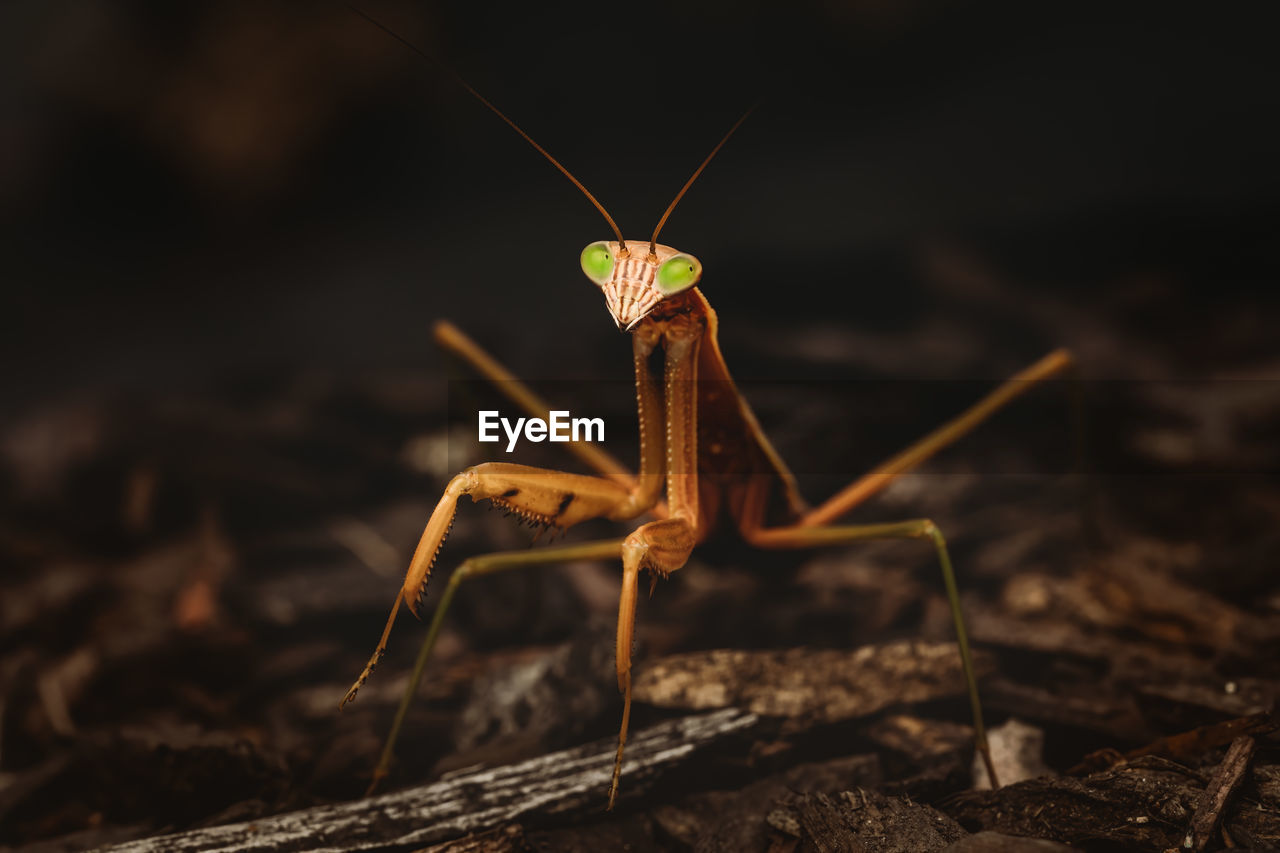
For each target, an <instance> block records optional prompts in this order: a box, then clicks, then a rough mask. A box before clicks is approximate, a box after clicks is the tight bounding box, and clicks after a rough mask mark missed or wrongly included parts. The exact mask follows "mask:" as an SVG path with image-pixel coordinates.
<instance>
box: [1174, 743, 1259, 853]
mask: <svg viewBox="0 0 1280 853" xmlns="http://www.w3.org/2000/svg"><path fill="white" fill-rule="evenodd" d="M1256 747H1257V741H1255V740H1254V739H1253V738H1252V737H1248V736H1245V737H1238V738H1236V739H1235V740H1233V741H1232V742H1231V748H1230V749H1228V750H1227V755H1226V757H1225V758H1223V759H1222V763H1221V764H1219V765H1218V769H1217V770H1216V771H1214V774H1213V778H1211V779H1210V780H1209V786H1208V787H1207V788H1205V791H1204V796H1203V797H1202V798H1201V800H1200V804H1199V805H1197V806H1196V813H1195V814H1194V815H1192V817H1191V828H1190V829H1189V830H1188V831H1187V836H1186V838H1184V839H1183V840H1182V849H1183V850H1191V851H1193V853H1200V851H1202V850H1204V848H1205V846H1206V845H1208V843H1209V839H1210V838H1212V837H1213V831H1214V829H1215V828H1217V826H1218V822H1219V821H1221V820H1222V812H1223V810H1224V809H1225V808H1226V805H1227V800H1229V799H1230V798H1231V795H1232V794H1233V793H1235V790H1236V788H1238V787H1240V782H1241V780H1243V779H1244V774H1245V771H1246V770H1247V769H1248V768H1249V760H1250V759H1251V758H1253V752H1254V749H1256Z"/></svg>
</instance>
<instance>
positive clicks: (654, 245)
mask: <svg viewBox="0 0 1280 853" xmlns="http://www.w3.org/2000/svg"><path fill="white" fill-rule="evenodd" d="M463 85H464V86H465V85H466V84H465V83H464V84H463ZM468 88H470V87H468ZM758 106H760V102H759V101H757V102H756V103H754V104H752V105H751V106H749V107H747V111H746V112H745V113H743V114H742V117H741V118H739V119H738V120H737V121H735V122H734V123H733V127H731V128H729V132H728V133H726V134H725V135H724V137H723V138H722V139H721V140H720V141H719V142H717V143H716V147H715V148H712V149H711V153H710V154H708V155H707V159H705V160H703V161H702V165H701V166H699V167H698V168H697V169H695V170H694V172H693V174H692V175H690V176H689V180H687V181H685V182H684V186H682V187H681V188H680V192H678V193H676V197H675V198H673V199H672V200H671V204H669V205H667V209H666V211H665V212H663V214H662V218H661V219H659V220H658V227H657V228H654V229H653V236H652V237H650V238H649V257H651V258H652V257H656V256H657V254H658V232H659V231H661V230H662V226H663V225H666V224H667V217H669V216H670V215H671V211H673V210H675V209H676V205H677V204H679V203H680V199H682V198H684V194H685V193H686V192H688V191H689V187H691V186H693V182H694V181H696V180H698V176H699V175H701V174H702V170H703V169H705V168H707V164H708V163H710V162H711V158H712V157H715V156H716V154H718V153H720V149H721V148H723V147H724V144H725V143H726V142H728V141H729V137H730V136H733V134H734V131H736V130H737V129H738V128H739V127H741V126H742V123H743V122H744V121H746V120H747V116H749V115H751V114H752V113H753V112H755V111H756V107H758ZM529 141H530V142H532V141H533V140H532V139H530V140H529ZM552 162H554V161H552ZM583 192H586V190H583ZM606 215H608V214H606Z"/></svg>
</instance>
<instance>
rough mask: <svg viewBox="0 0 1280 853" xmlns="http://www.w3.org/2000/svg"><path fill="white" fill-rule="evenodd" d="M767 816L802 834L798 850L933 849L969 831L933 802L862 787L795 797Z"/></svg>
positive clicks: (923, 852)
mask: <svg viewBox="0 0 1280 853" xmlns="http://www.w3.org/2000/svg"><path fill="white" fill-rule="evenodd" d="M767 820H768V822H769V826H771V827H772V828H773V829H774V830H775V831H776V832H778V833H780V834H781V835H783V836H790V837H792V838H796V839H798V840H799V841H800V845H799V847H798V848H797V849H798V850H800V851H815V853H845V851H856V853H864V852H865V853H899V851H901V853H908V851H910V852H911V853H928V851H941V850H942V849H943V848H944V847H946V846H947V845H948V844H950V843H951V842H953V841H955V840H957V839H959V838H962V837H964V836H965V835H966V833H965V831H964V829H962V828H961V827H960V825H959V824H958V823H956V822H955V821H954V820H952V819H951V818H949V817H947V816H946V815H944V814H943V813H941V812H939V811H937V810H936V809H934V808H932V807H930V806H926V805H921V804H918V803H912V802H910V801H909V800H904V799H898V798H896V797H886V796H884V795H883V794H879V793H877V792H875V791H866V790H864V789H862V788H859V789H858V790H857V791H844V792H841V793H840V794H837V795H835V796H827V795H826V794H820V793H819V794H801V795H797V796H793V797H790V798H788V800H787V801H786V802H784V803H783V804H782V805H781V806H780V807H779V808H776V809H774V810H773V811H772V812H770V813H769V816H768V818H767ZM775 846H776V845H775Z"/></svg>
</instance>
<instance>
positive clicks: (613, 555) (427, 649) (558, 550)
mask: <svg viewBox="0 0 1280 853" xmlns="http://www.w3.org/2000/svg"><path fill="white" fill-rule="evenodd" d="M622 543H623V540H622V539H607V540H603V541H599V542H585V543H582V544H580V545H561V546H556V547H550V548H542V549H539V550H537V551H503V552H498V553H495V554H485V555H483V556H480V557H472V558H470V559H468V560H466V561H464V562H463V563H462V565H460V566H458V568H457V570H455V571H454V573H453V575H452V576H450V578H449V583H448V584H447V585H446V586H445V590H444V594H443V595H441V596H440V602H439V603H438V604H437V605H436V609H435V613H434V614H433V615H432V617H431V625H430V627H429V628H428V629H427V636H426V637H425V638H424V639H423V641H422V647H421V648H420V649H419V650H418V658H417V660H416V661H415V663H414V665H413V674H412V675H411V676H410V677H409V684H408V686H407V687H406V688H405V691H404V695H402V696H401V697H400V706H399V707H398V708H397V709H396V716H395V719H394V721H393V722H392V723H391V731H390V732H388V733H387V739H386V741H385V742H384V743H383V746H382V754H381V756H380V757H379V758H378V765H377V767H375V768H374V771H373V778H372V779H371V780H370V782H369V788H368V790H367V791H365V796H369V795H370V794H372V793H373V791H374V789H375V788H376V787H377V786H378V783H379V782H381V781H382V780H383V779H384V778H386V776H387V774H388V773H389V772H390V769H391V759H392V757H393V756H394V754H395V746H396V740H397V739H398V738H399V736H400V729H401V727H402V726H403V725H404V720H405V716H406V715H407V714H408V713H409V706H410V705H411V704H412V703H413V697H414V694H416V693H417V691H418V685H419V684H421V683H422V676H423V674H424V673H425V672H426V669H427V661H428V660H430V658H431V651H432V649H434V648H435V644H436V638H437V637H439V635H440V627H441V626H442V625H443V624H444V619H445V614H446V613H448V612H449V605H450V604H451V603H452V602H453V597H454V594H455V593H457V591H458V587H459V586H461V585H462V583H463V581H467V580H470V579H471V578H477V577H482V576H484V575H489V574H493V573H495V572H502V571H506V570H508V569H521V568H528V567H531V566H541V565H546V564H548V563H561V562H572V561H574V560H608V559H614V560H616V559H618V557H619V556H620V555H621V553H622ZM399 606H400V599H399V598H397V599H396V607H397V608H398V607H399ZM391 615H392V619H394V618H395V611H394V610H393V611H392V614H391ZM390 624H391V623H390V622H388V623H387V627H388V630H389V629H390ZM385 641H386V635H385V633H384V635H383V642H384V643H385ZM629 698H630V695H629V694H628V699H629ZM624 725H625V720H624Z"/></svg>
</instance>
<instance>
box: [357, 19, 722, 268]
mask: <svg viewBox="0 0 1280 853" xmlns="http://www.w3.org/2000/svg"><path fill="white" fill-rule="evenodd" d="M347 8H349V9H350V10H351V11H352V12H355V13H356V14H357V15H359V16H360V17H362V18H364V19H365V20H366V21H368V22H369V23H371V24H373V25H374V26H375V27H377V28H378V29H380V30H382V31H383V32H384V33H386V34H387V35H389V36H391V37H392V38H393V39H395V40H396V41H398V42H400V43H401V44H402V45H404V46H405V47H407V48H409V50H412V51H413V52H414V53H416V54H418V56H421V57H422V58H423V59H425V60H427V61H428V62H430V63H432V64H433V65H435V66H436V67H437V68H440V69H442V70H444V71H446V72H448V74H449V76H450V77H452V78H453V79H454V80H456V81H457V82H458V85H459V86H461V87H462V88H464V89H466V90H467V91H468V92H470V93H471V94H472V95H473V96H474V97H475V99H476V100H477V101H479V102H480V103H482V104H484V105H485V106H486V107H488V108H489V109H490V110H491V111H492V112H493V114H494V115H496V116H497V117H498V118H500V119H502V120H503V121H504V122H506V123H507V125H508V126H509V127H510V128H511V129H512V130H514V131H515V132H516V133H518V134H520V136H521V137H523V138H524V141H525V142H528V143H529V144H530V145H532V146H533V147H534V148H535V149H536V150H537V152H538V153H539V154H541V155H542V156H543V157H546V158H547V160H549V161H550V162H551V165H552V166H555V167H556V168H557V169H559V170H560V172H561V173H562V174H563V175H564V176H565V177H566V178H568V179H569V180H570V181H572V182H573V185H574V186H575V187H577V188H578V189H580V190H582V194H583V195H585V196H586V197H587V200H588V201H590V202H591V203H592V204H594V205H595V207H596V210H598V211H600V213H601V215H603V216H604V218H605V221H607V222H608V223H609V227H610V228H612V229H613V233H614V236H616V237H617V238H618V255H619V256H620V257H626V255H627V243H626V241H625V240H623V239H622V231H621V230H620V229H619V228H618V223H616V222H614V221H613V217H612V216H610V215H609V211H607V210H605V209H604V205H603V204H601V203H600V202H599V200H597V199H596V197H595V196H593V195H592V194H591V191H590V190H588V189H587V188H586V187H585V186H583V185H582V181H580V180H578V179H577V178H575V177H574V176H573V173H572V172H570V171H569V170H568V169H566V168H565V167H564V166H563V165H561V163H560V161H559V160H557V159H556V158H554V157H552V156H551V155H550V154H549V153H547V149H545V148H543V147H542V146H541V145H539V144H538V143H537V142H535V141H534V139H533V137H532V136H530V135H529V134H527V133H525V132H524V130H522V129H521V128H520V125H518V124H516V123H515V122H514V121H512V120H511V119H509V118H507V114H506V113H504V112H503V111H502V110H500V109H498V108H497V107H495V106H494V105H493V104H491V103H490V102H489V99H488V98H486V97H485V96H484V95H482V94H480V93H479V92H477V91H476V90H475V89H474V88H473V87H472V85H471V84H470V83H468V82H467V81H466V80H464V79H463V78H462V75H461V74H459V73H458V72H457V71H454V70H453V68H451V67H450V66H448V65H446V64H445V63H444V62H442V61H440V60H439V59H437V58H436V57H434V56H432V55H431V54H429V53H427V52H426V51H425V50H423V49H422V48H420V47H418V46H417V45H416V44H414V43H413V42H411V41H409V40H408V39H407V38H405V37H404V36H402V35H400V34H399V33H397V32H396V31H395V30H392V29H391V28H390V27H388V26H386V25H385V24H383V23H382V22H381V21H378V20H376V19H375V18H373V17H372V16H370V15H368V14H367V13H365V12H364V11H362V10H360V9H357V8H356V7H355V6H348V7H347ZM743 118H746V116H743ZM738 124H742V121H741V119H740V120H739V121H738ZM733 129H734V130H737V129H738V125H737V124H735V125H734V126H733ZM729 133H730V134H732V133H733V130H731V131H729ZM725 139H728V137H727V136H726V137H725ZM723 144H724V142H723V141H722V142H721V143H720V145H723ZM720 145H717V146H716V150H717V151H718V150H719V149H720ZM711 153H712V155H714V154H715V153H716V152H715V151H712V152H711ZM707 159H708V160H710V159H711V158H710V157H708V158H707ZM702 165H703V166H705V165H707V164H706V163H703V164H702ZM701 171H702V169H701V168H699V169H698V172H701ZM693 177H694V178H696V177H698V174H697V172H695V173H694V175H693ZM689 183H690V184H691V183H693V178H690V179H689ZM688 188H689V185H688V184H685V189H688ZM680 194H681V195H683V194H684V190H681V191H680ZM679 200H680V196H676V201H679ZM671 206H672V207H675V202H672V203H671ZM670 212H671V211H670V209H668V210H667V213H670ZM666 218H667V217H666V216H663V217H662V219H663V221H666ZM658 227H659V228H661V227H662V226H661V224H659V226H658ZM654 234H655V236H656V234H657V232H654Z"/></svg>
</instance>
